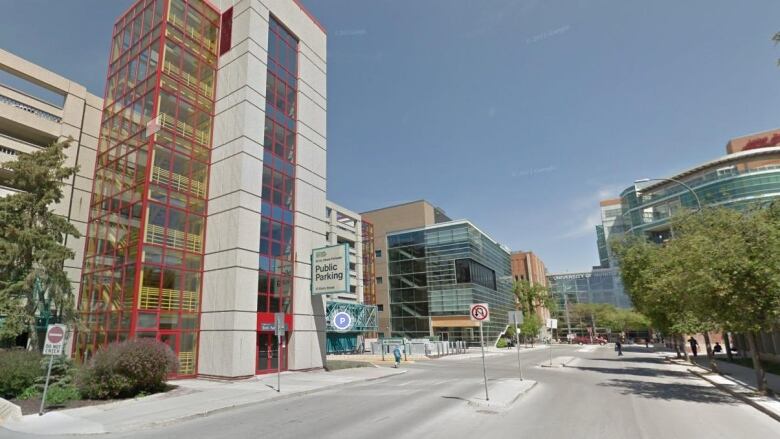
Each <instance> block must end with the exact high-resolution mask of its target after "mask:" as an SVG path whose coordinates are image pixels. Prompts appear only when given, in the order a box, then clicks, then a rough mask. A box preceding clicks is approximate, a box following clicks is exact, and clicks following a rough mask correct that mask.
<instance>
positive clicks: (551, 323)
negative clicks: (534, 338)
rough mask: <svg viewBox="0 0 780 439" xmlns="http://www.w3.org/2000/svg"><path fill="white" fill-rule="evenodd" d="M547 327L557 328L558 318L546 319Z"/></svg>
mask: <svg viewBox="0 0 780 439" xmlns="http://www.w3.org/2000/svg"><path fill="white" fill-rule="evenodd" d="M547 327H548V328H549V329H558V319H547Z"/></svg>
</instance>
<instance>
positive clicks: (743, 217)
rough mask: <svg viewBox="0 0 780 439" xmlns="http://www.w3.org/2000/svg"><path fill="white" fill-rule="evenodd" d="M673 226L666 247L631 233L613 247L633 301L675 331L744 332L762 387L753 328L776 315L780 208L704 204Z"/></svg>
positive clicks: (779, 314) (769, 324)
mask: <svg viewBox="0 0 780 439" xmlns="http://www.w3.org/2000/svg"><path fill="white" fill-rule="evenodd" d="M672 227H673V230H674V231H675V237H674V239H672V240H670V241H669V242H667V243H665V244H664V245H653V244H650V243H647V242H644V241H643V240H641V239H635V240H633V241H630V242H629V241H627V242H624V243H620V244H618V245H616V246H615V249H616V253H617V254H618V257H619V259H620V266H621V272H622V276H623V281H624V283H625V285H626V287H627V289H628V291H629V294H630V295H631V297H632V299H633V300H634V303H635V305H636V306H637V308H638V309H639V310H640V311H642V312H643V313H645V314H647V315H648V316H649V317H650V318H651V319H652V320H653V321H654V322H656V321H659V322H662V324H664V325H665V327H666V328H667V329H668V330H669V331H671V332H672V333H675V334H682V333H692V332H702V333H705V334H706V332H707V331H710V330H715V329H724V330H727V331H735V332H740V333H742V334H744V335H745V338H746V339H747V342H748V346H749V349H750V351H751V355H752V357H753V366H754V369H755V372H756V381H757V383H758V390H759V391H760V392H762V393H765V392H766V391H767V386H766V376H765V372H764V368H763V365H762V364H761V359H760V358H759V356H758V350H757V346H756V334H757V333H758V332H759V331H761V330H762V329H765V328H770V327H772V325H773V324H774V323H775V322H776V321H777V320H778V318H780V206H778V205H776V204H773V205H770V206H767V207H766V208H762V209H758V208H756V209H751V210H748V211H746V212H739V211H736V210H733V209H727V208H707V209H704V210H702V211H701V212H699V213H696V214H690V215H682V216H680V217H679V218H678V219H676V220H675V221H673V223H672ZM709 351H710V349H709V348H708V355H710V358H712V356H711V352H709Z"/></svg>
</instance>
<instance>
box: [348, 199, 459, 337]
mask: <svg viewBox="0 0 780 439" xmlns="http://www.w3.org/2000/svg"><path fill="white" fill-rule="evenodd" d="M361 216H362V217H363V218H365V219H366V220H367V221H369V222H371V224H373V225H374V248H375V251H376V305H377V306H379V319H378V325H379V332H380V333H381V334H384V335H385V336H387V337H389V336H390V317H391V316H390V290H389V281H388V276H389V273H388V265H387V234H388V233H390V232H395V231H398V230H406V229H416V228H420V227H425V226H428V225H432V224H436V223H437V222H444V221H448V220H449V218H447V216H446V215H445V214H444V212H443V211H442V210H441V209H439V208H437V207H435V206H434V205H433V204H431V203H429V202H427V201H425V200H417V201H412V202H409V203H404V204H399V205H395V206H389V207H384V208H381V209H375V210H370V211H368V212H363V213H361Z"/></svg>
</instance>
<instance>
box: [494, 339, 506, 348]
mask: <svg viewBox="0 0 780 439" xmlns="http://www.w3.org/2000/svg"><path fill="white" fill-rule="evenodd" d="M496 347H497V348H500V349H502V348H505V347H506V339H505V338H504V337H501V338H499V339H498V342H496Z"/></svg>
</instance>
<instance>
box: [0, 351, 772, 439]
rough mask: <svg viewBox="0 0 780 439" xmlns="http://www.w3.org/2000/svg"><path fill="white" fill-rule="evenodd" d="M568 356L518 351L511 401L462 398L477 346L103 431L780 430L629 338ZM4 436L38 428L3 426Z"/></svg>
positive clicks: (495, 363)
mask: <svg viewBox="0 0 780 439" xmlns="http://www.w3.org/2000/svg"><path fill="white" fill-rule="evenodd" d="M564 356H571V357H574V359H573V360H572V361H570V362H569V363H568V364H567V366H566V367H563V368H542V367H539V365H540V364H542V363H546V362H547V361H548V359H549V353H548V351H547V350H546V349H539V350H530V351H525V352H522V354H521V358H522V364H523V367H524V370H523V373H524V377H525V378H526V379H531V380H536V381H537V382H538V384H537V385H536V387H534V388H533V389H532V390H530V391H529V392H528V393H527V394H525V395H523V396H521V397H520V399H518V400H517V402H515V403H514V404H513V405H512V406H511V407H510V408H509V409H508V410H499V409H491V408H485V407H474V406H470V405H468V404H467V403H466V402H465V401H464V399H466V398H469V397H473V396H474V395H477V394H480V392H483V391H484V387H483V382H482V371H481V360H480V358H479V356H472V355H470V356H469V357H468V358H465V359H464V358H458V357H446V358H442V359H439V360H431V361H421V362H418V363H415V364H405V365H403V367H404V368H405V369H407V370H408V372H407V373H405V374H403V375H399V376H395V377H390V378H383V379H380V380H376V381H370V382H363V383H356V384H352V385H345V386H344V387H343V388H338V389H329V390H325V391H322V392H318V393H313V394H309V395H302V396H298V397H291V398H289V399H283V400H277V401H269V402H266V403H260V404H257V405H252V406H248V407H244V408H238V409H234V410H227V411H224V412H221V413H217V414H214V415H212V416H208V417H205V418H198V419H194V420H190V421H185V422H182V423H177V424H174V425H167V426H161V427H158V428H155V429H151V430H143V431H135V432H130V433H126V434H121V435H107V436H108V437H111V438H161V437H166V438H167V437H188V438H214V437H235V438H249V437H261V436H263V437H266V436H267V437H274V438H299V437H305V436H311V435H316V436H317V437H318V438H321V439H324V438H345V437H368V436H370V435H382V436H383V437H433V438H437V437H442V438H444V437H449V438H460V437H508V436H509V435H512V436H518V437H534V438H548V437H549V438H560V437H568V438H593V439H596V438H599V439H602V438H664V439H672V438H699V437H701V438H705V437H706V438H741V437H745V438H748V437H749V438H755V439H759V438H776V437H780V436H778V435H780V423H778V422H777V421H775V420H773V419H771V418H770V417H768V416H767V415H765V414H763V413H761V412H759V411H757V410H756V409H754V408H752V407H750V406H748V405H745V404H743V403H741V402H739V401H737V400H735V399H733V398H732V397H730V396H729V395H727V394H725V393H722V392H721V391H719V390H717V389H715V388H713V387H711V386H710V385H709V384H707V383H706V382H704V381H702V380H699V379H696V378H694V377H693V376H691V375H690V374H689V373H688V372H687V371H686V370H685V369H684V368H683V367H679V366H672V365H669V364H666V363H664V362H663V360H662V358H661V357H660V355H659V354H656V353H650V352H647V351H646V350H645V349H644V348H640V347H629V348H627V349H626V354H625V356H623V357H617V356H616V354H615V352H614V351H613V350H612V348H611V347H609V346H607V347H595V346H554V351H553V358H554V359H555V358H559V357H564ZM487 367H488V378H489V380H490V381H491V388H492V386H495V385H500V382H499V381H498V380H500V379H502V378H516V377H517V376H518V371H517V357H516V355H515V352H514V351H507V352H506V353H500V354H497V353H493V354H490V355H489V356H488V357H487ZM0 437H19V438H32V437H36V436H31V435H22V434H11V433H10V432H8V431H3V430H0ZM41 437H46V436H41ZM48 437H51V436H48Z"/></svg>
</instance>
